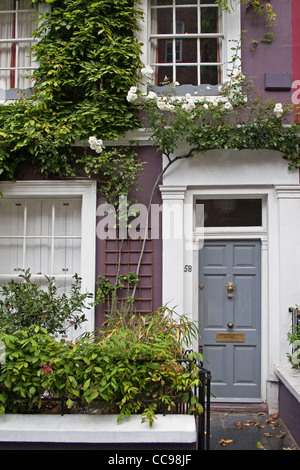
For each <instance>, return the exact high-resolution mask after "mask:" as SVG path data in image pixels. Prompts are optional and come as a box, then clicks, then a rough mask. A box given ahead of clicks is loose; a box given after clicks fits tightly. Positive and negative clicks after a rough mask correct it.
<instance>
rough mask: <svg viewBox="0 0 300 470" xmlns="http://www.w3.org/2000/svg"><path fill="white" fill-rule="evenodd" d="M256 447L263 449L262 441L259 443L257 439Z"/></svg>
mask: <svg viewBox="0 0 300 470" xmlns="http://www.w3.org/2000/svg"><path fill="white" fill-rule="evenodd" d="M256 447H257V448H258V449H264V446H263V445H262V443H261V442H260V441H258V442H257V443H256Z"/></svg>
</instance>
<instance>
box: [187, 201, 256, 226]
mask: <svg viewBox="0 0 300 470" xmlns="http://www.w3.org/2000/svg"><path fill="white" fill-rule="evenodd" d="M202 204H203V205H204V227H238V226H240V227H255V226H261V225H262V201H261V199H203V200H198V201H197V203H196V219H197V212H198V211H201V208H200V205H202ZM197 206H198V208H197ZM202 208H203V206H202Z"/></svg>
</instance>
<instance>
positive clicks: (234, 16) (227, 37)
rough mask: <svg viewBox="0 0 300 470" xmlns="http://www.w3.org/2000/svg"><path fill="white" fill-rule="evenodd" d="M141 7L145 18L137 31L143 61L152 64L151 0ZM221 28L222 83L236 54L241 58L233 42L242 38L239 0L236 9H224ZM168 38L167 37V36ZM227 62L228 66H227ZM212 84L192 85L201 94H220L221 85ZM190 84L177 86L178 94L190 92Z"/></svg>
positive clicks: (144, 88) (158, 88) (143, 2)
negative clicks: (234, 48) (222, 45)
mask: <svg viewBox="0 0 300 470" xmlns="http://www.w3.org/2000/svg"><path fill="white" fill-rule="evenodd" d="M141 8H142V10H143V11H144V19H143V20H141V23H140V31H138V32H137V38H138V40H139V42H141V43H142V62H143V63H144V64H145V65H150V63H151V62H150V59H151V54H150V37H151V5H150V0H141ZM221 22H222V24H221V30H222V35H223V36H224V40H223V43H224V47H223V50H222V56H223V57H222V59H223V60H222V66H221V83H220V84H222V83H224V82H226V80H228V78H229V75H228V69H229V64H230V62H231V61H232V59H233V57H234V56H237V57H238V58H239V59H240V57H241V55H240V52H239V51H235V50H234V51H233V50H232V48H233V44H232V42H233V41H234V42H235V44H236V41H238V42H239V41H240V38H241V7H240V4H239V2H238V3H237V4H236V5H235V6H234V9H232V11H231V12H226V11H224V10H223V11H222V18H221ZM166 39H167V37H166ZM226 64H228V66H227V67H226ZM237 65H238V61H237V60H236V61H235V66H237ZM220 84H218V85H212V86H210V87H208V88H207V84H202V85H197V86H192V88H193V90H194V91H197V93H198V95H199V96H203V95H211V96H215V95H219V94H220V93H219V91H218V88H219V85H220ZM152 86H153V87H154V91H156V92H159V90H160V89H162V90H163V89H164V87H160V86H155V85H154V84H153V83H152ZM188 87H189V85H182V86H179V87H176V94H177V95H185V94H186V93H187V92H190V89H189V88H188ZM142 91H143V92H145V93H146V92H147V84H146V83H145V84H144V85H143V90H142Z"/></svg>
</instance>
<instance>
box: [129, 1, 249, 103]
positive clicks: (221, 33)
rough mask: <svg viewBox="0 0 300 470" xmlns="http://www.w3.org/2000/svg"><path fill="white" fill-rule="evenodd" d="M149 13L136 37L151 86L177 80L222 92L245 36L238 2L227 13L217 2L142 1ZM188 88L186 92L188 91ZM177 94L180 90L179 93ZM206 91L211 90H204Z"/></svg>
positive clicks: (213, 92)
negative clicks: (237, 49)
mask: <svg viewBox="0 0 300 470" xmlns="http://www.w3.org/2000/svg"><path fill="white" fill-rule="evenodd" d="M141 3H142V7H143V10H144V13H145V18H144V21H143V22H141V27H140V31H139V32H138V39H139V41H140V42H141V43H142V44H143V47H142V51H143V62H144V64H147V65H150V66H151V68H152V69H153V70H154V74H153V76H152V80H153V82H152V85H154V86H160V85H162V83H164V82H171V83H174V82H178V83H179V84H180V85H181V86H183V87H184V86H187V85H189V86H192V87H195V90H197V89H198V91H200V93H199V94H202V93H201V90H202V91H205V89H206V88H207V89H208V88H209V86H210V87H211V93H208V94H218V85H219V84H221V83H224V81H225V80H226V79H228V70H230V68H231V66H230V65H229V64H230V62H231V61H232V59H233V56H235V55H236V54H237V55H238V56H239V53H237V51H235V50H234V48H235V46H238V45H239V41H240V36H241V10H240V4H239V2H232V4H231V6H232V10H231V12H230V13H229V12H225V11H224V10H223V9H222V8H220V7H219V6H218V5H217V4H216V3H215V0H141ZM185 93H186V92H184V94H185ZM177 94H178V92H177ZM204 94H207V91H206V92H205V93H204Z"/></svg>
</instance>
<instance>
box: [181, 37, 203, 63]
mask: <svg viewBox="0 0 300 470" xmlns="http://www.w3.org/2000/svg"><path fill="white" fill-rule="evenodd" d="M178 41H180V43H179V44H178V46H179V47H178V48H179V51H180V52H181V54H180V57H181V60H177V59H176V62H184V63H191V62H194V63H197V60H198V57H197V41H198V40H197V39H179V40H178Z"/></svg>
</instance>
